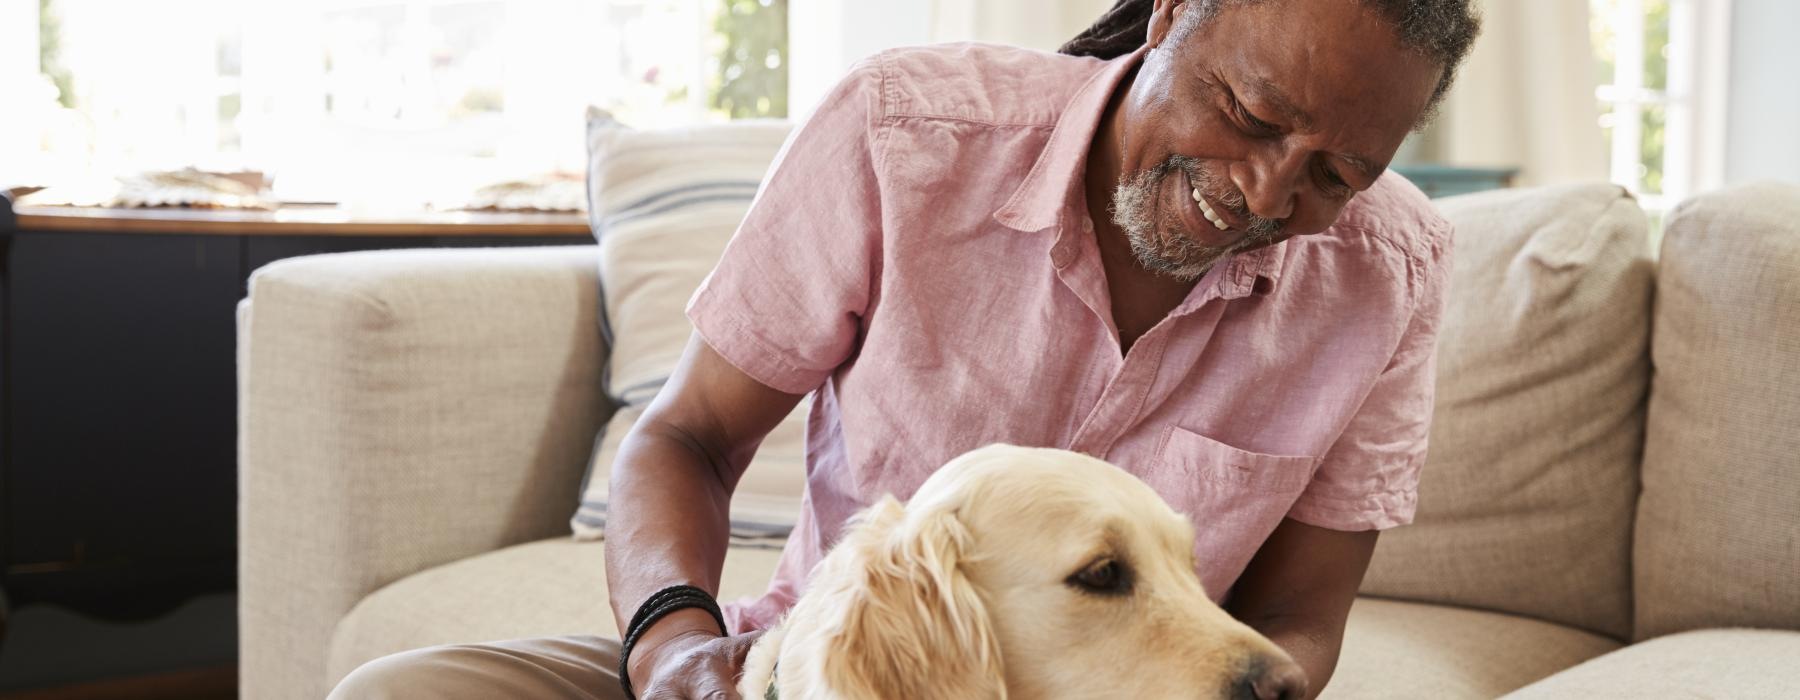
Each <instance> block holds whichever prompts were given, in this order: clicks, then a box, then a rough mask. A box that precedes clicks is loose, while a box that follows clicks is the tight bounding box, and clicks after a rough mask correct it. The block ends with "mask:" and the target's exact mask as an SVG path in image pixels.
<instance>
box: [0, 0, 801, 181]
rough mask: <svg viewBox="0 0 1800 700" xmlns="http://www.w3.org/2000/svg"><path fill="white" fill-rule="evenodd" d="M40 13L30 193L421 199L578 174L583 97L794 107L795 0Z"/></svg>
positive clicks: (17, 177)
mask: <svg viewBox="0 0 1800 700" xmlns="http://www.w3.org/2000/svg"><path fill="white" fill-rule="evenodd" d="M33 1H36V2H39V3H40V8H41V17H42V18H43V19H44V22H43V25H44V30H43V31H41V32H40V34H39V41H40V42H41V44H42V46H41V49H42V50H41V51H40V54H41V56H40V61H39V63H40V65H39V70H40V71H41V73H42V74H41V76H40V79H39V80H38V81H37V82H38V84H37V85H36V86H34V87H33V88H32V89H30V90H27V91H25V92H26V95H25V99H24V100H22V101H23V102H25V104H23V105H22V107H21V109H22V110H24V111H26V112H28V113H29V114H30V115H31V116H30V117H29V118H28V119H24V120H23V121H24V123H25V126H24V127H21V128H19V129H17V130H16V133H9V134H7V135H4V136H0V138H9V139H18V140H20V142H21V143H25V144H26V146H25V150H26V151H35V152H36V155H37V156H39V157H37V158H35V159H29V160H30V162H21V163H17V164H14V165H12V166H11V167H10V168H7V170H6V172H0V179H5V180H8V181H11V182H14V183H18V184H57V183H59V182H67V181H72V180H79V179H83V178H90V179H91V178H94V177H96V176H116V175H126V174H131V173H136V172H142V171H145V170H160V169H176V168H182V167H190V166H192V167H200V168H202V169H208V170H217V171H232V170H258V171H263V172H265V173H267V174H269V175H271V176H272V177H273V178H274V182H275V192H274V194H275V195H276V197H277V198H279V199H283V200H288V201H296V200H298V201H332V202H341V203H346V204H350V205H353V206H356V205H360V206H370V207H388V206H394V207H407V206H416V205H418V204H419V203H424V202H431V201H437V200H439V199H442V198H444V197H446V196H454V195H455V194H456V193H460V192H467V191H470V190H472V189H473V188H475V187H477V186H480V185H482V184H487V183H492V182H495V181H500V180H505V179H514V178H522V177H527V176H531V175H536V174H542V173H548V172H554V171H562V172H579V171H580V170H581V169H582V167H583V159H584V144H583V137H582V133H583V129H582V118H583V114H584V112H585V108H586V107H587V106H588V105H596V106H599V107H602V108H605V109H607V110H609V111H611V112H613V113H614V114H615V115H616V116H617V117H618V118H619V119H620V120H621V121H623V122H625V123H627V124H638V125H647V126H651V125H654V126H660V125H672V124H683V123H694V122H699V121H709V120H722V119H728V118H744V117H758V116H774V117H779V116H785V115H786V101H787V94H786V90H787V54H786V52H787V27H786V22H787V20H786V16H787V14H786V6H787V4H786V0H318V1H313V2H303V1H300V0H293V1H287V2H279V1H266V2H239V1H236V0H163V1H159V2H124V1H121V0H33ZM8 108H9V110H11V109H13V107H12V105H11V100H9V107H8ZM9 131H11V130H9ZM34 144H35V146H36V148H35V149H33V148H31V146H32V145H34ZM15 145H16V144H15ZM0 167H5V166H0Z"/></svg>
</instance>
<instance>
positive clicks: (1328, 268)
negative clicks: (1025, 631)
mask: <svg viewBox="0 0 1800 700" xmlns="http://www.w3.org/2000/svg"><path fill="white" fill-rule="evenodd" d="M1468 5H1469V2H1468V0H1120V1H1119V2H1118V4H1117V6H1115V7H1114V8H1113V9H1112V10H1111V11H1110V12H1108V13H1107V15H1106V16H1104V17H1103V18H1102V19H1101V20H1100V22H1099V23H1097V24H1096V25H1095V26H1094V27H1093V28H1091V29H1089V30H1088V31H1087V32H1085V33H1083V34H1082V35H1081V36H1080V37H1077V38H1076V39H1075V40H1074V41H1072V42H1070V44H1069V45H1068V46H1066V47H1064V54H1067V55H1052V54H1043V53H1037V52H1030V51H1024V50H1018V49H1010V48H1004V47H997V46H981V45H953V46H935V47H924V48H912V49H901V50H896V51H890V52H886V53H883V54H880V55H878V56H875V57H872V58H870V59H868V60H866V61H864V62H862V63H861V64H859V65H858V66H857V67H855V68H854V69H853V70H852V71H851V73H850V75H849V76H848V77H846V78H845V79H844V81H843V82H842V83H841V84H839V85H838V86H837V88H836V89H835V90H834V91H833V92H832V93H831V94H830V95H829V96H828V97H827V98H826V99H825V101H824V102H823V104H821V105H820V106H819V108H818V110H817V111H816V113H815V114H814V115H813V117H812V118H811V119H810V120H809V121H808V122H807V123H806V124H805V125H804V126H803V127H801V128H800V129H799V130H798V131H797V132H796V133H795V134H794V136H793V137H792V140H791V141H790V143H789V144H788V147H787V149H786V150H785V152H784V154H783V155H782V157H781V158H780V159H779V161H778V162H777V163H776V165H775V166H774V167H773V169H772V170H771V172H770V174H769V177H768V180H767V182H766V183H765V185H764V188H763V191H762V193H761V195H760V196H759V198H758V200H757V202H756V204H755V205H754V206H753V208H752V210H751V212H750V214H749V216H748V218H747V219H746V220H745V221H744V223H743V226H742V227H741V228H740V229H739V231H738V233H737V235H736V236H735V237H734V239H733V240H732V243H731V245H730V247H729V249H728V250H727V251H726V253H725V256H724V258H723V260H722V261H721V262H720V265H719V267H718V269H717V270H716V271H714V273H713V274H712V276H711V277H710V278H709V279H708V281H707V282H706V284H705V285H704V286H702V287H701V289H700V291H699V292H698V293H697V294H696V295H695V297H694V299H693V300H692V302H691V304H690V306H689V310H688V312H689V315H690V317H691V318H692V319H693V322H694V326H695V328H696V330H697V333H696V335H695V337H694V339H693V340H692V341H690V343H689V346H688V349H687V352H686V354H685V356H684V357H683V358H682V361H681V363H680V366H679V368H678V369H677V371H676V373H675V375H674V377H673V378H672V379H671V380H670V382H669V383H668V385H667V387H666V388H665V389H664V390H663V391H662V393H661V394H660V395H659V396H658V397H657V399H656V401H655V402H654V403H653V404H652V405H651V406H650V408H649V409H648V410H647V411H646V413H645V414H644V416H643V418H642V419H641V420H640V421H639V423H638V425H637V427H636V428H635V430H634V431H633V433H632V434H631V436H630V437H629V438H627V440H626V441H625V446H624V448H623V450H622V452H621V454H620V456H619V459H618V463H617V465H616V466H615V467H614V469H613V483H612V491H611V493H612V503H613V504H614V505H613V510H612V512H611V513H610V521H609V523H608V527H607V545H606V558H607V580H608V583H609V586H610V589H611V596H612V600H611V603H612V605H613V610H614V611H615V613H617V619H618V620H620V621H621V622H622V623H625V624H627V628H626V629H622V630H621V632H622V633H624V634H625V636H626V637H627V639H628V640H629V641H630V642H631V643H630V644H629V649H628V650H627V653H626V654H625V658H624V659H622V660H621V659H620V658H619V657H620V647H619V643H618V642H615V641H613V640H611V639H606V638H602V637H598V636H592V637H566V638H557V639H540V640H521V641H516V642H504V643H497V644H487V645H475V646H462V647H443V648H437V649H428V650H421V651H416V652H409V653H407V654H402V655H397V656H393V657H388V658H386V659H382V660H378V661H376V662H372V663H371V664H369V665H367V666H365V667H363V668H362V669H359V670H358V671H357V673H355V674H353V675H352V676H351V677H350V678H349V679H347V680H346V681H345V683H344V685H342V686H340V687H339V689H338V690H339V693H340V694H342V695H365V694H368V695H379V694H381V693H384V692H393V693H395V694H400V695H410V694H414V693H422V694H434V693H435V694H463V695H467V696H469V697H493V696H501V695H506V696H521V697H522V696H533V697H619V696H621V694H622V693H624V694H628V693H630V692H631V691H632V690H633V689H635V692H636V693H637V694H639V695H641V696H643V697H670V698H674V697H735V693H734V692H733V691H732V689H731V685H732V679H733V678H734V677H735V676H736V673H737V669H738V667H739V666H740V664H741V663H742V659H743V656H744V654H745V652H746V650H747V649H748V647H749V645H750V643H751V642H752V641H753V640H754V638H755V636H756V635H757V634H758V630H761V629H763V628H765V627H767V626H768V625H770V624H772V623H773V622H774V621H775V620H776V619H777V618H778V617H779V616H780V615H781V613H782V612H783V611H785V610H786V609H787V608H788V607H789V606H791V605H792V604H793V603H794V600H795V598H796V596H797V595H798V592H799V591H800V590H801V587H802V586H803V584H804V582H805V579H806V576H807V573H808V571H809V570H810V569H811V567H812V565H813V564H814V563H816V562H817V561H819V559H820V558H821V556H822V555H823V553H824V552H825V550H826V549H828V548H829V547H830V546H831V544H832V543H834V542H835V541H836V540H837V539H838V537H839V536H840V535H841V533H842V531H843V528H844V526H845V521H846V519H847V518H848V517H849V516H850V515H851V514H852V513H853V512H855V511H856V510H857V509H858V508H860V507H862V506H864V505H866V504H868V503H871V502H873V500H874V499H876V498H878V497H879V496H881V495H882V494H886V493H893V494H896V495H899V496H901V497H905V496H908V495H910V494H911V493H912V492H913V490H914V489H916V488H917V487H918V485H919V484H920V483H921V482H923V481H924V479H925V478H926V477H927V476H928V475H929V474H930V473H931V471H932V470H933V469H935V468H936V467H937V466H938V465H941V464H943V463H944V462H945V461H947V460H948V459H949V458H951V457H953V456H955V455H956V454H958V453H960V452H963V451H965V450H968V449H971V448H975V447H979V446H981V445H985V444H988V443H993V442H1009V443H1015V444H1022V445H1039V446H1054V447H1062V448H1067V449H1072V450H1076V451H1080V452H1084V453H1087V454H1090V455H1095V456H1098V457H1101V458H1104V459H1107V460H1109V461H1111V462H1114V463H1116V464H1119V465H1121V466H1123V467H1124V468H1126V469H1127V470H1129V471H1131V472H1133V473H1134V474H1136V475H1138V476H1139V477H1140V478H1142V479H1143V480H1144V481H1145V482H1147V483H1149V484H1150V485H1151V486H1152V487H1153V488H1155V489H1156V490H1157V491H1158V492H1159V493H1160V494H1161V495H1162V496H1163V497H1164V498H1165V499H1167V500H1168V501H1169V503H1170V504H1171V505H1173V506H1174V507H1175V508H1176V509H1177V510H1179V511H1181V512H1183V513H1185V514H1186V515H1188V516H1189V517H1190V518H1192V519H1193V521H1194V522H1195V525H1196V529H1197V531H1198V533H1199V536H1198V542H1197V545H1196V552H1195V553H1196V555H1197V562H1198V573H1199V575H1200V576H1201V578H1202V579H1203V581H1204V583H1205V585H1206V588H1207V590H1208V592H1209V593H1211V594H1212V595H1213V596H1214V597H1215V598H1217V599H1219V600H1220V601H1221V602H1222V603H1223V604H1224V605H1225V607H1226V609H1227V610H1229V611H1230V612H1231V613H1232V614H1234V615H1235V616H1237V617H1238V618H1239V619H1241V620H1243V621H1245V622H1246V623H1248V624H1249V625H1251V626H1252V627H1254V628H1256V629H1257V630H1259V631H1261V632H1262V633H1263V634H1265V635H1267V636H1268V637H1269V638H1270V639H1272V640H1273V641H1275V642H1276V643H1277V644H1279V645H1281V646H1282V647H1283V648H1285V649H1286V650H1287V651H1288V652H1289V653H1290V654H1291V655H1292V656H1293V657H1294V659H1295V660H1296V661H1297V662H1298V663H1299V664H1300V666H1301V668H1302V669H1304V671H1305V674H1306V676H1307V679H1306V681H1307V682H1306V685H1307V686H1309V687H1310V688H1312V689H1313V690H1314V691H1315V692H1316V691H1317V690H1318V689H1320V688H1322V687H1323V686H1324V685H1325V682H1326V681H1327V680H1328V679H1329V678H1330V676H1331V673H1332V670H1333V668H1334V667H1335V665H1336V662H1337V656H1338V647H1339V643H1340V641H1341V639H1342V635H1343V629H1344V622H1345V618H1346V616H1347V615H1348V611H1349V608H1350V603H1351V601H1352V599H1353V598H1354V596H1355V593H1356V589H1357V586H1358V584H1359V582H1360V581H1361V579H1362V575H1363V572H1364V569H1365V568H1366V567H1367V564H1368V561H1369V557H1370V554H1371V553H1372V551H1373V550H1374V547H1375V542H1376V536H1377V534H1378V532H1379V531H1380V530H1381V529H1383V528H1388V527H1393V526H1396V525H1401V524H1404V523H1406V522H1408V521H1409V520H1410V519H1411V518H1412V515H1413V510H1414V504H1415V498H1416V485H1417V483H1418V471H1419V467H1420V465H1421V463H1422V462H1423V460H1424V455H1425V443H1426V434H1427V432H1428V427H1429V424H1430V417H1431V400H1432V384H1433V346H1434V340H1435V337H1436V328H1437V323H1438V315H1439V310H1440V308H1441V307H1442V303H1443V294H1444V286H1445V279H1446V276H1447V274H1448V256H1449V246H1450V232H1449V227H1448V225H1447V224H1446V223H1445V222H1444V221H1443V220H1442V219H1441V218H1439V217H1438V216H1437V215H1436V214H1434V213H1433V211H1432V209H1431V208H1430V206H1429V205H1428V204H1427V202H1426V201H1425V198H1424V197H1423V196H1422V195H1420V193H1419V192H1418V191H1417V190H1416V189H1414V188H1413V187H1411V186H1410V185H1409V184H1408V183H1406V182H1405V181H1404V180H1403V179H1402V178H1400V177H1398V176H1396V175H1393V174H1388V173H1386V168H1387V164H1388V161H1389V160H1390V159H1391V158H1392V157H1393V155H1394V152H1395V151H1396V150H1397V149H1398V148H1399V146H1400V143H1401V141H1402V139H1403V138H1404V137H1405V136H1406V134H1407V133H1408V132H1409V131H1410V130H1411V129H1413V128H1414V127H1415V126H1417V125H1418V124H1419V123H1420V122H1421V121H1422V120H1423V119H1424V118H1425V117H1426V116H1427V115H1429V114H1430V113H1431V111H1432V107H1433V106H1434V105H1435V104H1436V103H1437V101H1438V100H1439V98H1440V97H1442V95H1443V94H1444V91H1445V90H1446V89H1447V87H1448V86H1449V85H1450V82H1451V78H1452V77H1453V76H1454V74H1455V70H1456V66H1457V65H1458V63H1459V62H1460V61H1461V60H1462V57H1463V55H1464V54H1465V53H1466V52H1467V50H1468V48H1469V45H1470V44H1471V43H1472V41H1473V39H1474V36H1475V33H1476V31H1477V25H1478V20H1477V19H1476V18H1475V17H1474V15H1473V14H1472V12H1471V10H1470V9H1469V7H1468ZM808 393H813V394H814V395H815V397H816V398H815V401H814V404H813V406H814V408H813V412H812V414H811V415H810V416H809V424H808V456H807V459H808V467H809V469H808V482H807V499H806V506H805V509H804V513H803V516H802V519H801V521H800V523H799V525H798V527H797V528H796V530H795V531H794V534H793V536H792V537H791V538H790V540H789V541H788V544H787V547H786V550H785V552H784V553H783V557H782V562H781V564H780V567H779V569H778V571H777V572H776V574H775V578H774V580H773V582H772V583H771V587H770V589H769V591H768V593H767V594H765V595H764V596H763V597H762V598H760V599H758V600H754V601H748V602H746V603H742V604H734V605H731V606H728V607H727V608H726V609H725V610H724V611H723V615H722V616H721V615H718V614H717V613H718V608H717V607H716V604H715V603H713V601H712V600H711V599H710V593H712V592H714V591H716V590H717V588H716V587H717V582H718V580H719V576H720V568H721V566H722V563H723V561H724V555H725V547H726V542H727V531H728V522H727V519H728V515H727V503H728V501H729V499H730V497H731V492H732V488H733V486H734V485H735V483H736V482H737V479H738V476H739V475H740V474H741V473H742V470H743V469H744V468H745V466H746V465H747V464H748V463H749V461H750V457H751V455H752V454H753V453H754V452H755V451H756V448H757V445H758V444H759V442H760V441H761V439H762V438H763V436H764V435H765V434H766V433H767V432H768V431H769V430H770V429H771V428H772V427H773V426H774V425H775V424H776V423H777V422H778V421H779V420H780V419H781V418H782V417H783V416H785V415H786V414H787V413H788V412H789V411H790V410H791V409H792V408H793V407H794V406H795V405H796V403H797V402H798V401H799V400H800V399H801V397H802V396H803V395H806V394H808ZM647 602H648V603H649V605H646V603H647ZM640 613H641V614H640ZM651 613H656V614H655V615H652V614H651ZM634 617H636V618H638V621H639V622H640V623H645V624H639V625H636V626H635V628H634V626H632V625H630V624H629V622H628V621H631V620H633V618H634ZM721 623H723V628H722V627H721ZM621 661H623V664H622V666H623V669H624V672H625V677H624V678H620V677H618V675H617V673H618V671H616V670H614V669H617V668H619V667H620V666H621ZM620 681H625V683H626V685H625V688H621V687H620ZM1293 685H1297V684H1290V687H1289V688H1287V690H1290V691H1291V690H1294V687H1292V686H1293ZM1258 690H1259V694H1267V695H1269V696H1271V697H1273V696H1274V695H1276V694H1278V693H1280V691H1281V690H1282V688H1259V689H1258Z"/></svg>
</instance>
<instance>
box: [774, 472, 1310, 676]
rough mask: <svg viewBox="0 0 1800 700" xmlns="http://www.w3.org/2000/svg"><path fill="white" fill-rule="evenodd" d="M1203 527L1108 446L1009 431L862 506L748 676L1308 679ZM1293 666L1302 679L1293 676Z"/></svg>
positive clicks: (1294, 674)
mask: <svg viewBox="0 0 1800 700" xmlns="http://www.w3.org/2000/svg"><path fill="white" fill-rule="evenodd" d="M1193 538H1194V531H1193V527H1192V526H1191V525H1189V523H1188V521H1187V519H1185V518H1183V517H1182V516H1180V515H1179V514H1177V513H1176V512H1175V511H1174V510H1173V509H1171V508H1170V507H1169V506H1168V505H1167V504H1165V503H1164V502H1163V501H1162V499H1161V498H1159V497H1157V495H1156V493H1155V492H1154V491H1152V490H1151V489H1150V488H1149V487H1148V486H1145V485H1144V484H1143V483H1142V482H1140V481H1138V480H1137V479H1136V478H1134V477H1132V476H1131V475H1129V474H1127V473H1125V472H1124V471H1122V470H1120V469H1118V468H1116V467H1114V466H1112V465H1110V464H1107V463H1105V462H1102V461H1100V460H1097V459H1093V458H1090V457H1086V456H1083V455H1079V454H1075V453H1072V452H1066V451H1062V450H1050V449H1027V448H1020V447H1011V446H1004V445H996V446H992V447H986V448H983V449H980V450H976V451H974V452H970V453H968V454H965V455H963V456H961V457H958V458H957V459H955V460H953V461H951V462H950V463H949V464H947V465H945V466H944V468H943V469H941V470H939V471H938V472H937V473H936V474H933V475H932V476H931V478H930V479H927V480H926V481H925V483H924V485H922V486H921V487H920V488H919V491H918V493H917V494H915V495H914V496H913V498H912V501H911V502H910V503H908V504H907V505H906V506H904V507H902V506H901V505H900V503H899V502H898V501H896V500H894V499H893V498H892V497H889V498H885V499H883V500H882V501H881V502H879V503H876V504H875V505H874V506H871V507H870V508H868V509H867V510H865V511H863V512H862V513H861V514H859V515H858V516H857V518H856V521H855V522H854V523H853V524H852V526H851V527H850V529H849V531H848V533H847V534H846V535H845V537H844V539H843V541H842V542H841V543H840V544H839V545H838V546H837V547H836V548H834V549H833V550H832V551H831V552H830V553H829V554H828V555H826V557H825V559H824V561H823V562H821V563H820V565H819V567H818V568H817V569H816V570H815V571H814V574H813V576H812V580H811V582H810V583H809V584H808V587H807V589H806V591H805V593H804V595H803V596H802V597H801V598H800V601H799V603H798V604H797V605H795V606H794V609H793V610H792V611H791V612H790V613H789V615H788V616H787V617H786V618H785V619H784V620H783V621H782V622H781V624H779V625H777V626H776V627H775V628H774V629H772V630H770V631H769V632H768V633H767V634H765V635H764V636H763V637H762V639H760V640H759V641H758V642H757V643H756V645H755V647H754V648H753V649H752V650H751V651H750V655H749V657H748V659H747V661H746V662H745V666H744V676H743V678H742V679H741V680H740V682H739V692H740V693H741V694H742V695H743V696H744V698H746V700H762V698H764V697H765V693H766V692H767V691H768V690H769V685H770V679H771V677H774V678H776V686H777V688H776V689H777V690H778V691H779V692H778V693H777V694H778V696H779V697H780V698H781V700H812V699H815V698H816V699H825V698H846V699H862V698H909V699H913V700H927V699H930V698H946V699H949V698H955V699H957V700H967V699H971V698H1014V699H1023V700H1032V699H1035V698H1115V697H1116V698H1176V697H1181V698H1235V697H1249V698H1255V697H1259V696H1260V697H1289V695H1286V694H1283V691H1285V692H1288V693H1298V694H1296V695H1292V697H1303V696H1304V694H1305V690H1304V677H1303V676H1302V675H1301V672H1300V670H1299V668H1298V667H1297V666H1295V665H1294V663H1293V661H1292V660H1291V659H1290V658H1289V657H1288V656H1287V654H1285V653H1284V652H1282V651H1281V649H1279V648H1278V647H1276V646H1275V645H1274V644H1272V643H1270V642H1269V641H1268V640H1267V639H1265V638H1263V637H1262V636H1261V635H1259V634H1257V633H1256V632H1255V631H1253V630H1251V629H1250V628H1249V627H1247V626H1245V625H1244V624H1242V623H1240V622H1238V621H1236V620H1234V619H1232V618H1231V616H1230V615H1228V614H1226V613H1225V611H1224V610H1221V609H1220V608H1219V607H1218V606H1217V605H1215V604H1213V602H1212V601H1211V600H1210V599H1209V598H1207V596H1206V593H1205V591H1203V590H1201V586H1200V581H1199V578H1198V577H1197V576H1196V575H1195V572H1194V559H1193V554H1192V552H1193ZM1296 684H1297V686H1298V687H1296Z"/></svg>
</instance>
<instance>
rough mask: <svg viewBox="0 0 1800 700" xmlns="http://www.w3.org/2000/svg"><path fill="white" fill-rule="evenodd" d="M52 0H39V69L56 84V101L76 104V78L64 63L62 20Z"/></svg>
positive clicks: (69, 104) (72, 105)
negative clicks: (70, 73) (57, 14)
mask: <svg viewBox="0 0 1800 700" xmlns="http://www.w3.org/2000/svg"><path fill="white" fill-rule="evenodd" d="M53 4H54V3H52V2H51V0H38V70H39V71H41V72H43V74H44V75H47V76H50V82H52V83H55V84H56V92H57V98H56V101H57V102H59V103H61V104H62V106H64V107H74V106H75V79H74V78H73V77H72V76H70V75H69V69H68V67H66V66H64V65H63V64H62V22H61V21H59V20H58V19H57V17H56V8H55V7H53Z"/></svg>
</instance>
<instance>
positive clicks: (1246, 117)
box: [1231, 95, 1277, 134]
mask: <svg viewBox="0 0 1800 700" xmlns="http://www.w3.org/2000/svg"><path fill="white" fill-rule="evenodd" d="M1231 110H1232V111H1233V112H1236V113H1237V117H1238V119H1241V120H1243V122H1244V124H1245V125H1246V126H1248V127H1250V129H1251V130H1252V131H1255V132H1257V133H1261V134H1273V133H1275V132H1276V131H1277V129H1276V128H1275V125H1274V124H1270V123H1268V122H1265V121H1263V120H1261V119H1257V118H1256V115H1254V114H1251V113H1250V110H1248V109H1244V103H1242V102H1239V101H1238V99H1237V96H1236V95H1232V96H1231Z"/></svg>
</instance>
